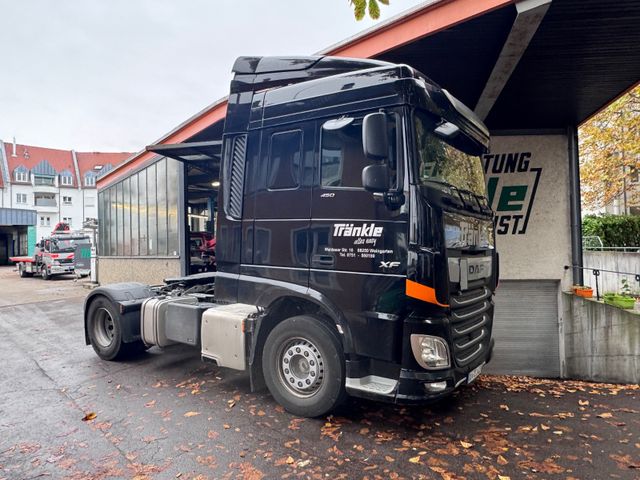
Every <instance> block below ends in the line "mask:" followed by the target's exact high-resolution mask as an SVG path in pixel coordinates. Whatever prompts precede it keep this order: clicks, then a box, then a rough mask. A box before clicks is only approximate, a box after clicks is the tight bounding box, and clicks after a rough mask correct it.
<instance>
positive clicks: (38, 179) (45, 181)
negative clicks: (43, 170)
mask: <svg viewBox="0 0 640 480" xmlns="http://www.w3.org/2000/svg"><path fill="white" fill-rule="evenodd" d="M33 183H34V184H35V185H49V186H53V177H50V176H48V175H46V176H45V175H36V176H34V177H33Z"/></svg>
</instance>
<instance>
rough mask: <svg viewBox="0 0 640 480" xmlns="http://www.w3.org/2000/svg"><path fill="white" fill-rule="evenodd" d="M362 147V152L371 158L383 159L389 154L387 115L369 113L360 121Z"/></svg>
mask: <svg viewBox="0 0 640 480" xmlns="http://www.w3.org/2000/svg"><path fill="white" fill-rule="evenodd" d="M362 148H363V149H364V154H365V155H366V156H367V157H369V158H371V159H373V160H384V159H386V158H387V157H388V156H389V138H388V135H387V116H386V115H385V114H384V113H382V112H378V113H370V114H369V115H367V116H366V117H364V120H363V121H362Z"/></svg>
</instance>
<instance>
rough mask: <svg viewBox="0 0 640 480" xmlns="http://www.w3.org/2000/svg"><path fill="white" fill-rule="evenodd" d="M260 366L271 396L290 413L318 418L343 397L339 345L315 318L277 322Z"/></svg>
mask: <svg viewBox="0 0 640 480" xmlns="http://www.w3.org/2000/svg"><path fill="white" fill-rule="evenodd" d="M262 368H263V374H264V379H265V383H266V384H267V388H269V391H270V392H271V395H273V397H274V398H275V399H276V401H277V402H278V403H280V404H281V405H282V406H283V407H284V408H285V409H286V410H288V411H289V412H291V413H293V414H294V415H298V416H301V417H319V416H321V415H324V414H326V413H327V412H330V411H331V410H333V409H334V408H336V407H337V406H338V405H339V404H340V403H342V402H343V401H344V400H345V398H346V392H345V389H344V382H345V363H344V354H343V352H342V345H341V343H340V340H339V339H338V337H337V334H335V333H334V332H333V331H332V330H331V328H330V327H329V326H327V325H325V324H324V322H323V321H322V320H321V319H319V318H315V317H312V316H306V315H303V316H298V317H291V318H288V319H286V320H284V321H283V322H281V323H280V324H278V325H277V326H276V327H275V328H274V329H273V330H272V331H271V333H269V336H268V337H267V340H266V342H265V346H264V350H263V354H262Z"/></svg>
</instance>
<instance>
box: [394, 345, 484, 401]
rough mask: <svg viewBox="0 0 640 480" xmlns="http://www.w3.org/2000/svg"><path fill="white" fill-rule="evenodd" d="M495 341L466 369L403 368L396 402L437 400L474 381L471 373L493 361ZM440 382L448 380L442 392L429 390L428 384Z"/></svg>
mask: <svg viewBox="0 0 640 480" xmlns="http://www.w3.org/2000/svg"><path fill="white" fill-rule="evenodd" d="M494 343H495V342H494V340H493V338H492V339H491V342H490V344H489V348H488V350H487V351H486V352H485V354H484V355H482V356H481V357H480V358H479V359H477V360H476V361H475V362H473V363H471V364H470V365H469V366H467V367H465V368H464V369H459V368H448V369H446V370H440V371H436V372H425V371H424V370H423V371H416V370H408V369H404V368H403V369H402V370H400V378H399V381H398V388H397V390H396V393H395V398H394V402H396V403H427V402H430V401H436V400H439V399H440V398H443V397H446V396H447V395H449V394H451V393H452V392H453V391H454V390H455V389H457V388H458V387H461V386H463V385H469V384H470V383H473V381H474V380H475V379H471V381H469V374H470V373H471V372H472V371H474V370H475V369H476V368H478V367H481V366H484V365H486V364H487V363H489V362H490V361H491V357H492V355H493V346H494ZM438 382H446V384H447V386H446V388H445V389H444V390H442V391H441V392H431V391H429V390H427V388H426V386H425V385H426V384H429V383H438Z"/></svg>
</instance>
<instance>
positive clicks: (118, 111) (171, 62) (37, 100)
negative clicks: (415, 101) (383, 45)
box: [0, 0, 422, 151]
mask: <svg viewBox="0 0 640 480" xmlns="http://www.w3.org/2000/svg"><path fill="white" fill-rule="evenodd" d="M421 1H422V0H391V5H390V6H389V7H385V6H382V18H381V20H385V19H387V18H389V17H391V16H394V15H396V14H398V13H401V12H402V11H404V10H406V9H408V8H411V7H413V6H415V5H416V4H418V3H421ZM375 23H376V22H374V21H372V20H369V19H367V20H363V21H360V22H357V21H356V20H355V19H354V18H353V15H352V12H351V7H350V5H349V2H348V0H320V1H317V0H316V1H310V0H261V1H257V0H244V1H242V0H108V1H107V0H21V1H16V0H0V52H1V55H2V56H1V63H0V139H2V140H4V141H5V142H8V141H11V139H12V137H13V136H15V137H16V140H17V142H18V143H22V144H28V145H37V146H43V147H52V148H63V149H72V148H73V149H75V150H79V151H94V150H95V151H138V150H141V149H142V148H144V146H145V145H147V144H149V143H151V142H153V141H155V140H157V139H158V138H159V137H161V136H162V135H164V134H165V133H167V132H168V131H170V130H171V129H173V128H174V127H175V126H177V125H178V124H180V123H182V122H183V121H184V120H186V119H187V118H189V117H190V116H192V115H193V114H195V113H197V112H198V111H200V110H202V109H203V108H204V107H206V106H207V105H209V104H211V103H213V102H214V101H215V100H217V99H219V98H221V97H223V96H225V95H226V94H227V93H228V88H229V80H230V78H231V74H230V70H231V66H232V65H233V61H234V60H235V58H236V57H238V56H240V55H308V54H312V53H315V52H317V51H319V50H322V49H323V48H326V47H328V46H330V45H332V44H334V43H337V42H339V41H341V40H343V39H345V38H347V37H349V36H351V35H354V34H356V33H358V32H360V31H362V30H364V29H366V28H368V27H370V26H372V25H374V24H375Z"/></svg>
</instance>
